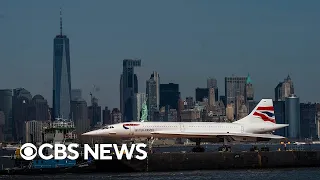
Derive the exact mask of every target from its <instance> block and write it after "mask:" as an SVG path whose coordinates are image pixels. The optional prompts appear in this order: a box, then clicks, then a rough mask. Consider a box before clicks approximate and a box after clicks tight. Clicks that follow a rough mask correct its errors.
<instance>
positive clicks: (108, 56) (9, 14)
mask: <svg viewBox="0 0 320 180" xmlns="http://www.w3.org/2000/svg"><path fill="white" fill-rule="evenodd" d="M31 2H32V3H30V4H29V3H26V2H23V1H22V2H20V3H12V2H1V4H3V5H4V6H2V5H1V7H4V8H0V12H1V13H2V14H3V17H2V18H1V19H0V23H1V25H2V26H3V27H4V28H3V29H1V30H0V33H1V34H7V35H8V37H7V36H5V37H4V38H3V39H4V41H2V42H6V43H0V59H5V60H6V59H8V60H7V61H8V62H4V66H1V67H0V81H1V82H2V83H1V85H0V89H8V88H11V89H14V88H19V87H24V88H25V89H27V90H28V91H30V92H31V93H32V95H33V96H34V95H36V94H41V95H43V96H44V97H45V98H46V99H47V100H48V103H49V104H52V98H51V96H52V95H51V94H52V73H50V72H52V66H53V65H52V37H53V36H55V35H56V34H57V33H58V32H59V8H60V6H61V4H54V3H53V2H49V3H47V5H45V3H43V2H41V1H31ZM36 2H37V3H39V5H35V4H37V3H36ZM139 2H140V3H141V2H142V1H137V3H132V5H133V6H134V7H135V6H137V7H138V6H139ZM177 2H178V3H177ZM177 2H172V3H171V4H173V5H172V6H173V7H166V3H159V2H156V3H157V5H159V6H160V7H163V8H164V7H166V8H167V10H168V14H166V15H164V16H165V17H162V18H163V20H167V21H168V22H161V20H160V19H161V18H160V17H158V16H160V15H161V11H160V12H159V11H156V12H152V11H153V10H154V8H153V9H149V10H144V11H143V12H144V13H145V12H149V13H150V16H151V17H150V18H152V17H158V19H156V20H155V21H156V22H149V21H147V20H148V18H147V17H144V16H141V15H142V14H143V12H140V13H141V14H139V13H138V12H137V14H134V15H133V17H131V18H129V19H125V18H124V17H118V18H119V19H118V20H113V21H112V19H111V18H109V19H108V20H109V21H108V22H106V23H105V25H102V24H103V22H101V23H98V24H90V23H93V22H88V21H83V18H84V20H87V19H91V18H97V19H99V18H101V17H100V16H98V14H94V13H93V14H92V13H91V14H90V13H86V14H83V15H82V14H80V11H83V10H84V9H85V8H84V6H85V5H87V4H88V3H84V2H80V3H79V6H80V7H82V8H80V9H81V10H79V11H77V10H72V3H70V2H65V3H64V4H63V5H62V9H63V12H64V14H65V15H64V19H65V20H64V24H65V28H64V29H66V30H65V32H66V35H67V36H68V37H69V38H70V42H71V43H70V48H71V50H70V54H71V55H70V56H71V74H72V76H71V77H72V80H71V81H72V87H71V88H72V89H77V88H79V89H82V90H83V98H84V99H85V100H86V101H87V102H90V101H89V92H90V91H91V89H92V85H93V84H95V85H96V86H98V87H99V88H100V89H101V90H100V92H99V93H98V94H96V95H95V96H96V97H97V98H98V99H99V104H100V105H101V106H105V105H107V106H108V107H110V108H114V107H116V108H120V102H119V97H120V90H119V79H120V75H121V73H122V71H121V68H122V66H121V65H122V60H123V59H133V58H139V59H141V61H142V66H141V67H140V68H137V70H136V71H135V73H136V74H137V76H138V82H139V83H138V84H139V90H138V92H143V93H145V89H146V87H145V86H146V81H147V80H148V79H149V77H150V74H151V73H152V72H153V71H157V72H158V73H159V75H160V78H161V83H162V84H166V83H177V84H179V86H180V92H181V94H182V96H181V97H182V98H185V97H187V96H193V97H194V92H195V88H197V87H203V88H205V87H206V80H207V78H209V77H214V78H216V79H217V81H218V87H219V92H224V84H223V83H224V77H230V76H232V74H235V75H236V76H244V77H245V76H246V75H247V74H248V73H250V76H251V78H252V81H253V82H252V83H253V86H254V89H255V99H256V100H259V99H261V98H274V88H275V87H276V86H277V84H278V83H279V82H280V81H283V79H284V78H286V77H287V75H288V74H289V75H290V76H291V78H292V80H293V82H294V83H295V92H296V94H297V96H299V97H300V99H301V102H308V101H310V102H316V101H320V97H318V96H317V92H318V91H319V90H320V87H319V86H314V82H317V78H316V77H317V75H318V74H317V73H318V70H317V68H316V67H317V64H318V63H317V62H316V59H318V58H319V54H318V53H317V51H316V49H315V48H316V42H317V40H319V36H316V35H317V34H316V32H317V31H318V29H319V24H317V23H316V21H315V19H316V18H315V19H313V17H315V15H319V12H317V11H316V9H315V5H306V4H297V3H296V4H295V3H294V2H292V1H290V2H292V3H290V6H288V8H287V9H285V8H283V7H282V5H287V4H286V3H278V6H277V8H275V9H274V11H269V10H268V8H266V9H261V8H262V6H265V5H267V7H271V5H272V2H269V3H264V4H262V3H252V4H246V3H244V4H245V5H247V6H246V8H247V9H246V10H247V11H248V12H247V13H245V11H244V10H241V7H242V6H243V5H241V4H239V3H235V4H233V5H226V4H224V3H213V2H206V1H201V2H198V3H191V2H189V1H186V2H185V3H183V5H184V6H183V7H178V5H179V2H180V3H181V2H182V1H177ZM204 2H206V3H204ZM190 3H191V4H190ZM17 4H19V5H21V7H24V9H20V8H19V7H18V6H17ZM128 4H131V3H128ZM146 4H147V5H144V7H146V6H147V7H148V6H149V7H153V6H152V4H151V3H149V4H148V3H146ZM24 5H25V6H24ZM99 5H100V6H103V5H105V6H107V5H115V6H117V7H118V9H119V10H120V5H119V4H117V3H115V4H114V3H108V2H102V1H100V3H97V4H95V5H92V6H89V7H88V8H86V10H88V11H89V12H91V11H94V10H96V11H97V12H100V13H102V12H104V11H102V9H100V8H99V7H98V6H99ZM206 5H208V6H209V7H214V6H215V5H216V6H218V7H221V8H222V9H223V10H225V11H227V10H229V11H231V10H235V11H236V12H237V13H240V16H241V18H242V19H241V18H238V19H236V20H235V21H232V18H236V17H237V15H239V14H237V13H234V14H232V13H231V14H229V16H228V17H221V19H219V16H214V15H219V14H223V13H224V12H223V10H219V11H216V12H215V13H217V14H212V12H211V11H214V10H210V11H209V9H208V8H206ZM298 5H299V6H298ZM30 6H35V8H34V9H32V8H31V9H28V7H30ZM41 6H44V7H48V8H49V9H46V11H44V10H43V9H41V8H40V7H41ZM25 7H26V8H25ZM191 7H194V11H196V12H198V11H199V12H200V11H203V13H202V14H198V15H196V14H192V13H190V12H189V11H188V10H190V9H189V8H191ZM228 7H229V8H231V10H230V9H228ZM108 8H109V9H110V7H109V6H108ZM184 8H185V9H184ZM215 8H217V7H215ZM255 8H260V10H261V11H262V12H261V13H258V12H257V11H256V10H254V9H255ZM303 8H305V9H306V10H308V12H306V11H304V10H303ZM115 9H117V8H115ZM177 9H178V10H179V11H180V12H181V13H182V14H183V15H185V16H186V17H184V16H182V15H179V14H174V13H173V12H174V10H177ZM125 10H126V9H125ZM125 10H122V11H125ZM128 10H129V12H131V11H132V10H130V9H128ZM18 11H21V12H19V13H18ZM135 11H136V10H135ZM221 11H222V12H221ZM229 11H228V12H229ZM31 12H32V13H31ZM41 12H42V13H41ZM112 12H114V11H111V12H109V13H112ZM129 12H126V13H129ZM297 12H298V13H297ZM15 13H16V14H15ZM23 13H26V14H24V16H23V17H22V16H21V15H22V14H23ZM206 13H207V14H206ZM210 13H211V14H210ZM263 13H266V14H267V15H271V14H270V13H273V14H272V15H273V16H271V18H266V17H265V16H264V15H263ZM39 14H41V17H40V16H39ZM106 15H107V14H106ZM207 15H209V16H208V17H207ZM250 15H256V17H251V16H250ZM78 16H79V17H78ZM105 17H109V16H105ZM138 17H140V18H142V17H143V18H142V19H143V20H142V21H144V22H142V21H140V20H138ZM169 17H171V18H172V19H173V20H172V21H171V20H170V19H168V18H169ZM245 17H246V18H247V19H246V18H245ZM136 18H137V19H136ZM188 18H189V19H190V18H191V19H192V18H194V19H193V20H195V21H188ZM201 18H205V19H204V20H203V21H201ZM208 18H215V21H214V22H212V23H210V21H209V19H208ZM243 18H244V19H243ZM277 18H278V19H277ZM79 19H82V20H81V21H79ZM223 19H227V20H228V21H225V24H224V23H223V22H221V21H222V20H223ZM14 20H17V21H14ZM44 20H45V21H44ZM100 20H102V19H100ZM237 20H239V22H237ZM257 20H259V21H257ZM260 20H261V22H260ZM22 21H25V22H22ZM110 21H111V22H112V23H114V24H113V25H114V26H110ZM132 21H133V22H132ZM174 21H177V22H179V23H177V25H174V24H172V23H173V22H174ZM263 21H267V22H268V23H266V24H265V22H263ZM33 22H34V23H33ZM117 22H118V24H117ZM120 22H121V23H120ZM135 22H136V23H137V25H136V27H139V25H141V23H146V22H149V25H150V26H152V25H153V26H156V27H154V28H155V29H156V28H157V27H159V26H161V27H162V26H163V25H170V26H169V27H172V28H171V30H170V29H166V28H165V29H162V30H164V31H162V32H161V31H156V30H155V29H153V28H152V27H150V26H146V25H144V26H143V27H148V29H147V30H149V32H147V30H143V27H139V28H128V29H126V30H123V29H122V28H124V27H127V26H132V25H133V24H134V23H135ZM15 23H17V24H15ZM19 23H21V24H19ZM112 23H111V24H112ZM155 23H157V24H155ZM87 24H88V25H87ZM195 24H196V25H197V27H194V26H195ZM241 24H242V25H241ZM263 24H264V27H268V28H269V31H268V30H264V29H263V28H264V27H260V28H259V25H260V26H261V25H263ZM87 26H91V27H87ZM177 26H179V27H177ZM180 26H181V27H180ZM22 27H23V28H22ZM186 27H188V28H189V29H188V28H186ZM214 27H217V28H218V30H217V29H215V28H214ZM250 27H251V28H252V27H254V29H250ZM272 27H273V28H272ZM10 28H13V29H14V31H10ZM16 28H17V29H16ZM106 28H110V29H111V30H109V31H106V33H103V31H105V30H106ZM185 28H186V29H185ZM270 28H271V30H270ZM139 30H140V31H141V32H139ZM40 31H42V32H40ZM118 31H120V32H118ZM253 32H255V33H253ZM28 33H30V34H31V37H30V36H27V34H28ZM152 33H153V34H152ZM228 33H229V34H228ZM88 34H89V35H88ZM201 34H204V35H201ZM86 35H88V37H91V39H90V38H88V37H86ZM205 35H207V36H208V37H206V36H205ZM121 36H124V37H122V38H121ZM159 36H160V37H159ZM264 36H266V37H264ZM13 37H14V38H13ZM35 37H36V38H35ZM98 37H99V38H101V37H102V38H101V40H99V39H98ZM7 38H9V39H7ZM29 38H31V39H29ZM154 38H155V39H154ZM254 38H256V39H254ZM268 38H269V39H270V38H271V39H270V40H268ZM148 39H151V40H148ZM161 39H163V40H161ZM9 40H10V41H9ZM285 41H287V43H285ZM84 42H85V43H84ZM26 43H27V44H26ZM103 43H104V45H105V46H106V47H102V44H103ZM135 43H136V44H137V45H136V46H135ZM242 43H244V44H245V45H243V44H242ZM258 43H259V45H260V46H259V47H257V46H256V44H258ZM83 44H85V45H83ZM218 45H219V46H221V47H219V46H218ZM90 46H93V47H94V49H92V48H88V47H90ZM112 46H115V47H112ZM166 46H167V47H166ZM229 46H231V47H229ZM242 46H245V47H242ZM151 47H153V48H151ZM279 49H281V50H282V51H280V50H279ZM299 50H300V51H299ZM34 57H37V58H34ZM257 59H258V60H257ZM224 61H228V62H227V63H225V62H224ZM88 62H90V63H88ZM265 62H267V63H265ZM22 63H25V64H26V65H22ZM302 63H303V64H302ZM230 65H231V66H230ZM270 72H272V74H269V73H270ZM8 76H10V77H11V78H9V79H10V80H9V81H8ZM265 77H268V78H265ZM219 94H220V93H219ZM222 94H223V93H222Z"/></svg>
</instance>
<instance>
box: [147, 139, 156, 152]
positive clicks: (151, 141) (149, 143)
mask: <svg viewBox="0 0 320 180" xmlns="http://www.w3.org/2000/svg"><path fill="white" fill-rule="evenodd" d="M147 140H148V146H149V152H150V153H152V145H153V143H154V140H155V138H154V137H149V138H147Z"/></svg>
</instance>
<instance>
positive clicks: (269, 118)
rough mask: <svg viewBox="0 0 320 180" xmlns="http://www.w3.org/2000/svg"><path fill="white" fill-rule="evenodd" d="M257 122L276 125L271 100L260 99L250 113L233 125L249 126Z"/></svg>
mask: <svg viewBox="0 0 320 180" xmlns="http://www.w3.org/2000/svg"><path fill="white" fill-rule="evenodd" d="M259 122H272V123H276V119H275V115H274V108H273V101H272V99H262V100H261V101H260V102H259V104H258V105H257V106H256V107H255V108H254V109H253V110H252V112H251V113H250V114H249V115H248V116H246V117H244V118H242V119H240V120H238V121H235V123H240V124H249V123H259Z"/></svg>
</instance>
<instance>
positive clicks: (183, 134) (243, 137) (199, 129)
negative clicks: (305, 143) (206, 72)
mask: <svg viewBox="0 0 320 180" xmlns="http://www.w3.org/2000/svg"><path fill="white" fill-rule="evenodd" d="M286 126H289V124H276V120H275V116H274V108H273V101H272V99H262V100H261V101H260V102H259V104H258V105H257V106H256V107H255V108H254V109H253V111H252V112H251V113H250V114H249V115H247V116H246V117H244V118H242V119H240V120H238V121H235V122H233V123H222V122H125V123H118V124H113V125H108V126H105V127H103V128H101V129H98V130H94V131H90V132H87V133H84V134H82V135H86V136H107V137H114V138H139V137H146V138H152V139H154V138H188V139H196V144H197V146H200V141H201V139H216V140H217V142H224V141H226V140H227V141H229V142H230V141H238V142H257V141H267V140H271V139H282V138H285V137H282V136H278V135H273V134H271V132H273V131H274V130H276V129H280V128H284V127H286ZM221 140H222V141H221Z"/></svg>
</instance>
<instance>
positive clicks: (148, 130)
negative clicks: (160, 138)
mask: <svg viewBox="0 0 320 180" xmlns="http://www.w3.org/2000/svg"><path fill="white" fill-rule="evenodd" d="M153 131H154V129H135V132H153Z"/></svg>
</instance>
